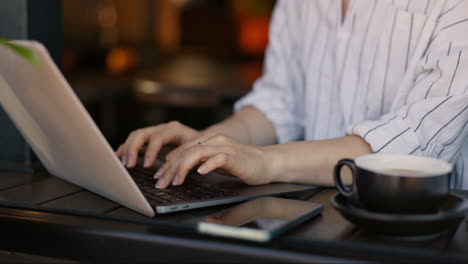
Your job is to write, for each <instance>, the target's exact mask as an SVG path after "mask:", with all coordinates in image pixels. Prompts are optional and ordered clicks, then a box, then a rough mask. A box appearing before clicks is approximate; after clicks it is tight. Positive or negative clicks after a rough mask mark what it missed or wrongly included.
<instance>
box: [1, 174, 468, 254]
mask: <svg viewBox="0 0 468 264" xmlns="http://www.w3.org/2000/svg"><path fill="white" fill-rule="evenodd" d="M335 193H336V190H335V189H331V188H329V189H318V190H315V191H310V192H307V193H302V194H300V195H296V196H295V197H293V198H296V199H304V200H305V199H307V200H311V201H315V202H320V203H323V204H324V205H325V210H324V211H323V213H322V214H321V215H320V216H319V217H316V218H314V219H313V220H311V221H309V222H307V223H306V224H304V225H302V226H301V227H299V228H297V229H295V230H293V231H291V232H289V233H287V234H285V235H283V236H281V237H280V238H278V239H276V240H274V241H273V242H270V243H267V244H258V243H249V242H242V241H237V240H231V239H220V238H214V237H209V236H204V235H200V234H197V233H196V231H195V229H194V226H195V223H196V222H197V221H198V220H200V219H201V218H203V217H205V216H207V215H210V214H212V213H214V212H217V211H219V210H221V209H224V208H226V207H227V206H229V205H224V206H216V207H211V208H204V209H197V210H193V211H186V212H180V213H174V214H169V215H160V216H157V217H155V218H147V217H145V216H142V215H140V214H138V213H135V212H134V211H131V210H129V209H127V208H124V207H122V206H120V205H118V204H116V203H114V202H112V201H109V200H108V199H105V198H103V197H100V196H98V195H96V194H93V193H90V192H88V191H86V190H83V189H81V188H80V187H77V186H75V185H73V184H70V183H67V182H65V181H62V180H60V179H58V178H56V177H53V176H50V175H49V174H48V173H46V172H40V173H35V174H26V173H0V201H1V202H0V233H1V234H2V235H1V239H0V241H1V242H0V250H1V251H0V262H2V263H3V262H30V263H37V262H40V263H48V262H52V263H61V262H64V261H65V260H66V261H68V262H73V261H80V262H81V261H83V262H100V261H122V262H135V261H151V262H153V261H154V262H158V261H186V262H187V261H193V262H232V261H239V262H241V261H242V262H268V263H271V262H309V263H310V262H317V263H320V262H328V263H329V262H332V263H336V262H347V261H356V260H357V261H359V262H362V261H384V262H410V261H411V262H414V261H420V262H444V263H446V262H465V263H466V262H468V232H467V227H466V224H465V221H463V222H462V223H461V224H460V226H458V228H457V229H456V230H450V231H448V232H446V233H444V234H442V235H440V236H437V237H432V238H426V239H396V238H393V239H390V238H388V237H381V236H379V235H376V234H371V233H366V232H365V231H362V230H360V229H359V228H357V227H355V226H354V225H353V224H352V223H350V222H348V221H347V220H345V219H344V218H343V217H342V216H341V215H340V214H339V213H338V212H337V211H336V210H335V209H334V208H333V207H332V206H331V204H330V198H331V196H332V195H333V194H335Z"/></svg>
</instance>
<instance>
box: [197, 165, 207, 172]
mask: <svg viewBox="0 0 468 264" xmlns="http://www.w3.org/2000/svg"><path fill="white" fill-rule="evenodd" d="M206 169H208V168H207V167H206V165H205V164H203V165H201V166H200V168H198V170H197V171H198V173H200V174H203V173H206Z"/></svg>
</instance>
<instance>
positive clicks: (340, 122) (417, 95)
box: [235, 0, 468, 189]
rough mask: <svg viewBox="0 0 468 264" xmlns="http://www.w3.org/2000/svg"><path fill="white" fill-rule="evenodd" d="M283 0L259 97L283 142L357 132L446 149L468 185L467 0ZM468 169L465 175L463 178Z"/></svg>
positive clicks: (430, 153)
mask: <svg viewBox="0 0 468 264" xmlns="http://www.w3.org/2000/svg"><path fill="white" fill-rule="evenodd" d="M341 2H342V1H341V0H294V1H291V0H287V1H286V0H283V1H282V0H280V1H278V3H277V6H276V7H275V10H274V13H273V17H272V23H271V28H270V42H269V45H268V49H267V53H266V58H265V69H264V73H263V75H262V77H261V78H260V79H259V80H257V81H256V83H255V84H254V87H253V90H252V91H251V92H250V93H249V94H247V95H246V96H245V97H244V98H242V99H241V100H240V101H239V102H237V103H236V105H235V109H236V110H239V109H240V108H241V107H243V106H247V105H251V106H255V107H256V108H258V109H259V110H260V111H262V112H263V113H264V114H265V115H266V116H267V118H268V119H270V120H271V121H272V123H273V126H274V128H275V131H276V135H277V138H278V141H279V142H280V143H283V142H287V141H293V140H321V139H329V138H336V137H342V136H345V135H346V134H348V135H350V134H354V135H358V136H360V137H362V138H363V139H364V140H365V141H366V142H368V143H369V144H370V146H371V147H372V149H373V151H374V152H378V153H405V154H415V155H423V156H427V157H434V158H440V159H443V160H446V161H449V162H450V163H452V164H454V165H455V167H454V168H455V173H454V174H453V177H452V187H454V188H464V189H468V141H467V140H466V139H467V138H468V136H467V134H468V126H467V122H468V109H467V108H468V92H467V90H468V0H466V1H465V0H393V1H392V0H351V1H350V6H349V9H348V11H347V14H346V17H345V19H344V21H342V17H341ZM463 176H464V177H465V178H466V179H465V180H464V181H463V178H464V177H463Z"/></svg>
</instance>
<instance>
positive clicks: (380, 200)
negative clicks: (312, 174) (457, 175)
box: [334, 154, 452, 214]
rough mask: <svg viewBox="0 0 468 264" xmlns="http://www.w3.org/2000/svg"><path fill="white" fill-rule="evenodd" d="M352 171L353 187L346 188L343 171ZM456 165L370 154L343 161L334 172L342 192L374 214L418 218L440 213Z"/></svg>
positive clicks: (337, 184)
mask: <svg viewBox="0 0 468 264" xmlns="http://www.w3.org/2000/svg"><path fill="white" fill-rule="evenodd" d="M343 166H347V167H349V168H350V169H351V173H352V183H351V185H350V186H345V185H344V184H343V181H342V177H341V169H342V168H343ZM451 172H452V165H450V164H449V163H447V162H445V161H442V160H437V159H432V158H425V157H420V156H414V155H393V154H370V155H364V156H361V157H358V158H356V159H355V160H350V159H342V160H340V161H339V162H338V163H337V164H336V166H335V170H334V180H335V185H336V187H337V189H338V191H339V192H340V193H341V194H342V195H343V196H345V197H346V198H348V200H349V201H350V202H351V203H352V204H354V205H356V206H359V207H363V208H365V209H367V210H370V211H376V212H384V213H396V214H417V213H434V212H436V211H437V210H438V209H439V208H440V206H441V205H442V203H443V202H444V200H445V199H446V198H447V196H448V193H449V188H450V186H449V184H450V174H451Z"/></svg>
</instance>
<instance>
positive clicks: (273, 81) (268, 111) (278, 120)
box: [234, 1, 304, 143]
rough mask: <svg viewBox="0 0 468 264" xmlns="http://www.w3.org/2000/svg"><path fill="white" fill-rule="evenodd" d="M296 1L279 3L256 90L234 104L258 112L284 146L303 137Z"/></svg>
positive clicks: (235, 107)
mask: <svg viewBox="0 0 468 264" xmlns="http://www.w3.org/2000/svg"><path fill="white" fill-rule="evenodd" d="M294 2H296V1H278V2H277V4H276V6H275V9H274V11H273V16H272V20H271V21H272V22H271V24H270V33H269V44H268V47H267V51H266V56H265V62H264V72H263V74H262V77H261V78H259V79H258V80H257V81H256V82H255V83H254V85H253V89H252V91H251V92H249V93H248V94H247V95H246V96H244V97H243V98H241V99H240V100H239V101H238V102H236V104H235V105H234V109H235V111H239V110H240V109H241V108H243V107H245V106H253V107H256V108H257V109H259V110H260V111H261V112H262V113H263V114H264V115H265V116H266V117H267V118H268V119H269V120H270V121H271V122H272V124H273V127H274V129H275V132H276V137H277V141H278V142H279V143H284V142H287V141H292V140H299V139H302V138H303V134H304V127H303V121H302V120H303V114H302V112H303V110H302V101H301V98H302V97H303V96H302V95H301V93H302V92H301V91H302V89H303V88H302V87H303V84H302V83H301V81H303V78H301V71H300V68H299V65H298V59H297V56H298V55H299V53H300V52H298V50H297V49H298V41H297V33H298V32H300V30H301V29H300V28H299V23H297V21H296V20H297V19H299V12H300V9H298V8H297V6H294V5H293V4H294Z"/></svg>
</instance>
